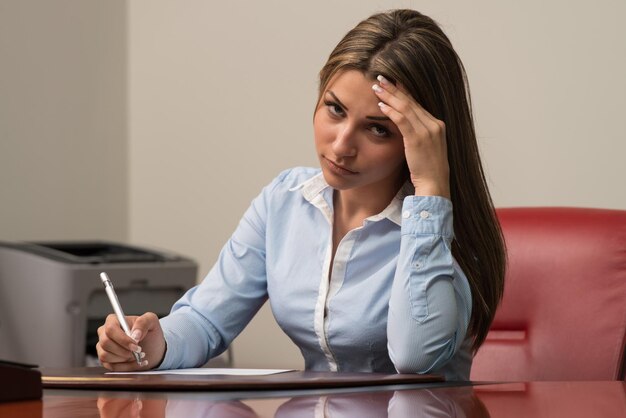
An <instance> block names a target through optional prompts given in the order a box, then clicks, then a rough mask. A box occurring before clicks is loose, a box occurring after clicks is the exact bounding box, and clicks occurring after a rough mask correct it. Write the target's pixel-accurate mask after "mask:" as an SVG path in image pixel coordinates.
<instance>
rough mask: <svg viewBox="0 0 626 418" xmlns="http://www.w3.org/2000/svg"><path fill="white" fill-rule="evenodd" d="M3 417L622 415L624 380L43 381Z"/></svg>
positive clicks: (6, 406) (4, 407)
mask: <svg viewBox="0 0 626 418" xmlns="http://www.w3.org/2000/svg"><path fill="white" fill-rule="evenodd" d="M5 417H20V418H22V417H23V418H30V417H45V418H56V417H78V418H81V417H100V418H123V417H146V418H148V417H149V418H161V417H167V418H192V417H204V418H213V417H216V418H217V417H220V418H243V417H245V418H252V417H257V418H270V417H275V418H292V417H294V418H295V417H298V418H300V417H303V418H307V417H310V418H318V417H325V418H326V417H327V418H345V417H363V418H380V417H392V418H404V417H433V418H434V417H468V418H469V417H513V418H515V417H533V418H537V417H539V418H541V417H559V418H560V417H573V418H577V417H581V418H582V417H585V418H588V417H594V418H595V417H607V418H624V417H626V382H618V381H609V382H602V381H600V382H584V381H583V382H580V381H578V382H526V383H492V384H483V383H476V384H474V385H465V386H459V385H455V384H453V383H441V382H425V383H407V384H396V385H385V386H375V387H355V388H344V389H341V388H330V389H302V390H295V389H291V390H288V391H286V390H282V391H278V390H244V391H236V392H235V391H225V390H221V391H215V390H206V391H197V390H196V391H159V390H150V391H142V390H91V389H89V390H76V389H45V390H44V396H43V399H42V400H39V401H24V402H13V403H2V404H0V418H5Z"/></svg>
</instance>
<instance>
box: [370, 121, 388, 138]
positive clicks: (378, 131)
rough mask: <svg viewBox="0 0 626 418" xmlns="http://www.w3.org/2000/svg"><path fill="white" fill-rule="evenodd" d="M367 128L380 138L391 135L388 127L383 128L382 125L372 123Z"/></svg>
mask: <svg viewBox="0 0 626 418" xmlns="http://www.w3.org/2000/svg"><path fill="white" fill-rule="evenodd" d="M369 130H370V131H371V132H372V133H373V134H374V135H376V136H379V137H381V138H386V137H388V136H389V135H391V132H389V129H387V128H385V127H384V126H383V125H378V124H374V125H371V126H370V127H369Z"/></svg>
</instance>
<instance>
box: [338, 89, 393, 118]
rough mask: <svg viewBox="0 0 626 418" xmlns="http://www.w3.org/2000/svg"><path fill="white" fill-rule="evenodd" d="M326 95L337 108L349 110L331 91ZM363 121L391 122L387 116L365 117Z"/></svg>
mask: <svg viewBox="0 0 626 418" xmlns="http://www.w3.org/2000/svg"><path fill="white" fill-rule="evenodd" d="M328 94H330V95H331V96H333V99H335V101H336V102H337V104H338V105H339V106H341V107H343V108H344V109H345V110H349V109H348V107H347V106H346V105H345V104H343V103H341V100H339V98H338V97H337V96H336V95H335V93H333V92H332V91H330V90H328ZM365 119H369V120H379V121H383V122H384V121H390V120H391V119H389V118H388V117H387V116H365Z"/></svg>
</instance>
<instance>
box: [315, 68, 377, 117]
mask: <svg viewBox="0 0 626 418" xmlns="http://www.w3.org/2000/svg"><path fill="white" fill-rule="evenodd" d="M375 82H376V80H374V79H373V78H371V77H369V76H366V75H365V74H364V73H362V72H361V71H357V70H346V71H341V72H339V73H337V74H336V75H335V76H333V78H331V79H330V81H329V82H328V85H327V86H326V89H325V90H324V95H325V96H326V95H329V94H330V92H332V93H333V94H334V95H335V96H337V98H338V99H339V100H340V101H341V102H342V103H343V104H344V105H346V107H348V108H350V109H351V105H352V106H353V107H361V106H362V105H367V107H368V108H369V107H371V106H372V105H374V106H376V108H378V102H379V100H378V98H377V97H376V95H375V94H374V91H373V90H372V85H373V84H374V83H375Z"/></svg>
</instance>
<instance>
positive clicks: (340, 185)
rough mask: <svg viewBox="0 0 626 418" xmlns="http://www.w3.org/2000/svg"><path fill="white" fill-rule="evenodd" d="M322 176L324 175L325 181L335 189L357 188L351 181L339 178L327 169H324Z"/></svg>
mask: <svg viewBox="0 0 626 418" xmlns="http://www.w3.org/2000/svg"><path fill="white" fill-rule="evenodd" d="M322 174H323V175H324V180H326V183H328V185H329V186H330V187H332V188H333V189H336V190H348V189H352V188H353V187H355V182H354V181H349V180H348V179H346V178H343V177H341V176H337V175H336V174H334V173H332V172H330V171H327V170H325V169H322Z"/></svg>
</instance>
